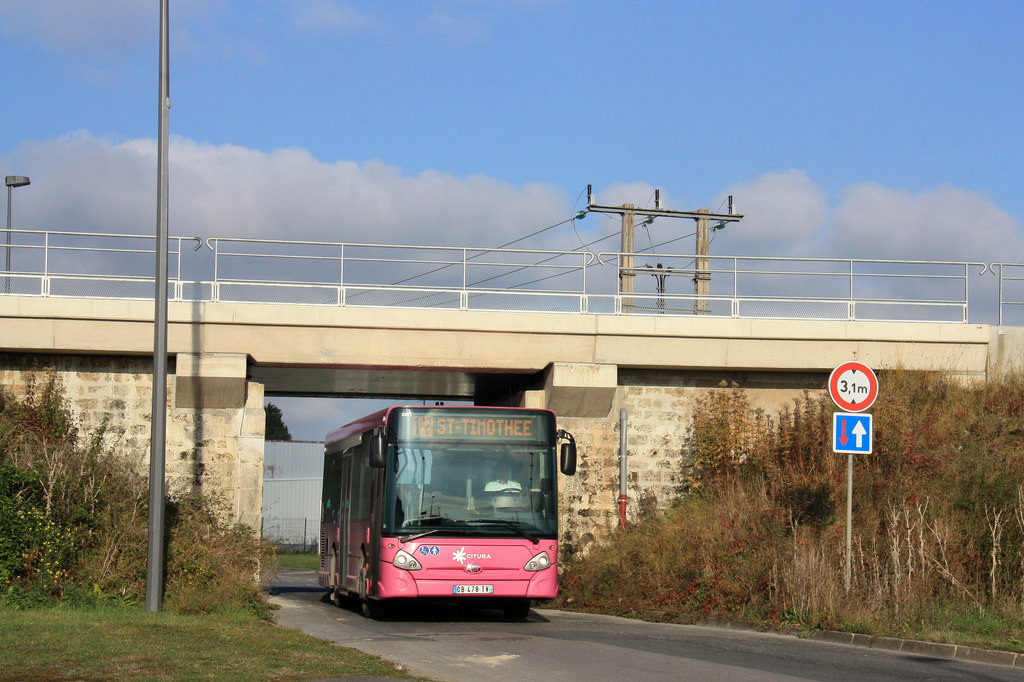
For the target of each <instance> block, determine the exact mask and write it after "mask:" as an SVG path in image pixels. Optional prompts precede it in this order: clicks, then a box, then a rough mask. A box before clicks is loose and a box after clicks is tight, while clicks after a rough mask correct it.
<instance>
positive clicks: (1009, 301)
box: [992, 263, 1024, 327]
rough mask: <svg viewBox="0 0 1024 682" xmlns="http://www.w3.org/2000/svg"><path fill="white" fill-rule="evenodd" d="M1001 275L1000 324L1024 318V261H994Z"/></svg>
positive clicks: (995, 268) (994, 265) (1019, 321)
mask: <svg viewBox="0 0 1024 682" xmlns="http://www.w3.org/2000/svg"><path fill="white" fill-rule="evenodd" d="M992 270H993V272H995V273H996V274H997V276H998V277H999V326H1000V327H1001V326H1003V325H1004V324H1008V323H1016V324H1021V320H1022V318H1024V263H993V264H992Z"/></svg>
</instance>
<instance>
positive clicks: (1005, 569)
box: [564, 371, 1024, 633]
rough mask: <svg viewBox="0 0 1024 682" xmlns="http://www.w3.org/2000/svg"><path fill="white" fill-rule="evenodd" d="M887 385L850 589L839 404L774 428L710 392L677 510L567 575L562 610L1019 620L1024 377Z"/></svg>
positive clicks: (858, 510) (903, 375)
mask: <svg viewBox="0 0 1024 682" xmlns="http://www.w3.org/2000/svg"><path fill="white" fill-rule="evenodd" d="M880 383H881V387H880V391H879V394H880V398H879V400H878V402H877V403H876V405H875V406H874V408H873V410H872V412H873V414H874V415H875V433H874V449H873V452H872V453H871V454H869V455H864V456H857V458H856V460H855V467H854V470H855V472H854V484H853V487H854V512H853V523H854V527H853V543H852V544H853V547H852V554H853V562H852V570H851V573H852V586H851V590H850V593H849V594H848V593H847V592H846V590H845V585H844V569H845V565H844V563H845V554H846V546H845V545H846V541H845V507H846V459H847V458H846V456H845V455H837V454H835V453H833V452H832V451H831V445H830V436H831V413H832V412H833V411H834V407H833V406H832V404H831V402H830V401H829V400H828V398H827V397H826V396H824V395H811V394H806V395H804V396H803V397H802V398H801V399H799V400H796V401H795V402H794V404H793V406H792V408H791V409H788V410H784V411H783V412H781V413H780V414H779V415H777V417H775V418H774V419H772V418H768V417H766V416H765V415H764V414H762V413H760V412H758V411H756V410H753V409H751V408H750V406H749V404H748V401H747V399H746V397H745V396H744V394H743V392H742V391H740V390H734V391H713V392H709V395H708V397H707V399H706V400H704V401H703V402H702V404H701V407H700V408H699V409H698V410H697V411H696V413H695V415H694V420H693V426H692V431H691V437H690V443H689V448H688V452H687V453H686V454H688V455H690V456H691V457H692V459H687V463H686V464H685V465H683V472H682V474H683V480H684V481H685V485H684V486H683V489H682V490H681V493H682V497H681V498H680V500H678V501H677V502H676V503H675V505H674V506H673V507H672V508H671V509H670V510H668V511H667V512H666V513H665V514H664V515H663V516H662V517H660V518H655V519H653V520H651V521H649V522H646V523H643V524H640V525H638V526H635V527H631V528H628V529H626V530H625V531H623V532H620V533H618V534H617V535H616V537H615V538H614V540H613V542H612V544H611V545H609V546H607V547H603V548H600V549H597V550H594V551H592V552H590V554H589V555H588V556H587V557H586V558H585V559H581V560H579V561H574V562H571V563H570V565H569V566H568V568H567V571H566V573H567V578H568V579H567V580H566V582H565V585H566V589H565V590H564V600H565V601H566V602H570V603H573V604H576V605H583V606H586V607H590V608H598V609H601V610H611V611H616V612H624V611H643V610H645V609H660V610H666V611H672V610H680V611H685V612H687V613H696V614H711V613H720V614H730V615H735V616H748V617H756V618H761V619H765V620H769V621H775V622H785V623H801V624H805V625H812V626H826V627H834V626H845V627H855V628H868V629H874V630H876V631H880V632H888V633H893V632H894V631H895V630H898V628H899V627H902V626H901V625H900V624H901V623H904V624H905V623H909V622H918V621H922V620H927V619H928V618H930V617H934V616H930V615H929V614H935V613H949V612H950V611H957V610H962V609H964V608H965V607H966V608H968V609H972V610H974V611H976V612H978V613H982V612H990V613H991V612H996V611H998V612H1000V613H1010V614H1012V613H1014V612H1015V609H1018V608H1020V607H1021V606H1024V445H1022V444H1021V437H1022V435H1024V377H1022V376H1019V375H1014V376H1007V377H1003V378H1001V379H999V380H996V381H990V382H987V383H985V384H973V385H966V384H963V383H959V382H956V381H954V380H950V379H948V378H946V377H943V376H942V375H939V374H936V373H923V372H909V371H891V372H885V373H881V374H880ZM684 459H686V458H685V457H684ZM937 606H938V607H941V608H937Z"/></svg>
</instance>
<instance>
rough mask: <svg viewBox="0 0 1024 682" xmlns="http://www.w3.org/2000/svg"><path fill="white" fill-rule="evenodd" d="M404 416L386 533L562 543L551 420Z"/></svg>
mask: <svg viewBox="0 0 1024 682" xmlns="http://www.w3.org/2000/svg"><path fill="white" fill-rule="evenodd" d="M428 412H429V411H423V410H417V411H415V412H413V411H411V410H410V411H409V412H408V413H405V414H402V415H399V419H398V422H397V423H398V426H397V428H395V434H394V438H393V440H392V442H391V444H390V447H389V457H388V460H389V461H388V465H387V468H388V470H389V476H388V486H387V503H386V506H385V517H386V518H385V530H386V532H388V534H389V535H397V536H398V537H399V538H400V539H402V540H409V539H412V538H413V537H422V536H425V535H488V536H504V537H508V536H519V537H526V538H528V539H530V540H535V539H539V538H554V537H556V536H557V490H556V488H555V475H556V474H555V467H556V464H555V460H556V457H555V443H554V427H553V424H551V423H550V419H548V418H547V415H546V414H529V415H519V414H516V413H515V412H512V411H510V412H508V413H504V412H503V413H501V415H500V416H497V417H496V416H488V417H486V418H485V419H481V418H480V417H478V416H477V415H469V414H468V413H467V415H468V416H467V417H466V418H465V419H462V420H461V421H460V420H459V419H452V418H451V417H450V414H451V411H450V410H449V411H448V412H446V413H444V414H445V419H446V420H447V421H446V423H443V424H442V423H441V422H440V421H437V420H434V421H431V420H430V419H431V416H430V414H429V413H428Z"/></svg>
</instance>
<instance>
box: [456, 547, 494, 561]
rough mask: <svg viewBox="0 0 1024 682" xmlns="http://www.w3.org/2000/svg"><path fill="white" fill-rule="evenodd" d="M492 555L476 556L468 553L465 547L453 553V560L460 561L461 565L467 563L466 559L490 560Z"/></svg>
mask: <svg viewBox="0 0 1024 682" xmlns="http://www.w3.org/2000/svg"><path fill="white" fill-rule="evenodd" d="M490 558H491V555H490V554H474V553H473V552H467V551H466V548H465V547H459V549H457V550H456V551H454V552H452V560H453V561H458V562H459V563H460V564H464V563H466V559H490Z"/></svg>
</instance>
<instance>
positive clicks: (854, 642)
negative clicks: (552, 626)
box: [639, 610, 1024, 668]
mask: <svg viewBox="0 0 1024 682" xmlns="http://www.w3.org/2000/svg"><path fill="white" fill-rule="evenodd" d="M639 615H640V620H646V621H653V622H661V623H674V624H677V625H697V626H701V627H712V628H721V629H723V630H745V631H749V632H771V633H775V634H778V635H790V636H796V637H804V638H806V639H813V640H815V641H816V642H828V643H830V644H844V645H847V646H859V647H865V648H869V649H884V650H885V651H898V652H901V653H905V654H915V655H918V656H931V657H933V658H948V659H954V660H959V661H970V662H971V663H988V664H990V665H1001V666H1008V667H1011V668H1024V654H1018V653H1015V652H1013V651H1000V650H998V649H982V648H979V647H975V646H965V645H963V644H945V643H940V642H924V641H921V640H917V639H901V638H898V637H881V636H878V635H863V634H860V633H857V632H841V631H839V630H822V629H819V628H814V629H812V630H809V631H808V630H802V629H798V628H791V627H772V626H766V625H764V624H763V623H757V622H753V621H744V620H731V619H728V618H716V617H713V616H694V615H689V614H682V613H681V614H675V613H672V614H670V613H666V612H664V611H657V610H646V611H642V612H640V614H639Z"/></svg>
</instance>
